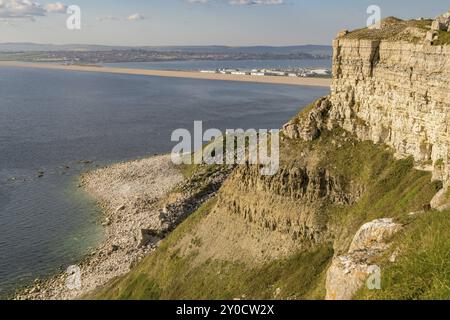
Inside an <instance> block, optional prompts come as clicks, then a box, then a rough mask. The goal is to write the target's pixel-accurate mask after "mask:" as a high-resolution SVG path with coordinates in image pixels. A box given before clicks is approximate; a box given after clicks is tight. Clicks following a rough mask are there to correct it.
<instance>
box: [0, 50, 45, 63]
mask: <svg viewBox="0 0 450 320" xmlns="http://www.w3.org/2000/svg"><path fill="white" fill-rule="evenodd" d="M45 57H46V55H45V54H43V53H40V52H0V61H35V60H38V59H41V58H45Z"/></svg>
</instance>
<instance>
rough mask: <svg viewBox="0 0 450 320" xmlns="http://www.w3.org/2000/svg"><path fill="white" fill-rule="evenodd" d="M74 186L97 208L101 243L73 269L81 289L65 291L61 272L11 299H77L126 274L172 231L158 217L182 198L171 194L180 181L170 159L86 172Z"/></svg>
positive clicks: (153, 158) (177, 171)
mask: <svg viewBox="0 0 450 320" xmlns="http://www.w3.org/2000/svg"><path fill="white" fill-rule="evenodd" d="M80 180H81V185H82V186H83V187H84V189H85V190H86V192H88V193H89V194H91V195H92V196H93V197H94V198H95V199H96V200H97V201H98V203H99V204H100V206H101V208H102V212H103V214H102V221H103V222H102V226H103V227H104V239H103V241H102V242H101V243H100V244H99V246H98V247H97V248H96V249H95V251H93V252H92V253H90V254H89V255H88V256H86V257H85V258H84V259H83V260H82V261H80V263H79V264H78V265H77V267H79V269H80V273H81V287H79V288H76V289H68V287H67V285H66V281H67V279H68V274H67V273H65V272H64V273H60V274H56V275H54V276H50V277H49V278H48V279H45V280H42V281H41V280H37V281H35V283H34V285H32V286H31V287H28V288H25V289H23V290H21V291H19V292H18V293H17V294H15V296H14V297H13V299H16V300H70V299H79V298H81V297H83V296H84V295H86V294H88V293H89V292H92V291H93V290H95V289H96V288H98V287H101V286H103V285H105V284H106V283H107V282H109V281H110V280H112V279H114V278H116V277H119V276H121V275H124V274H126V273H127V272H128V271H130V269H131V268H132V267H133V266H134V265H135V264H136V263H138V262H139V261H140V260H142V258H144V257H145V256H146V255H147V254H149V253H150V252H152V251H153V250H155V248H156V247H157V246H158V242H159V241H160V240H161V239H162V238H163V237H164V236H163V235H164V234H165V233H166V232H167V231H168V230H169V229H170V228H173V227H174V226H173V225H171V224H170V223H168V222H167V221H165V220H164V219H162V218H161V217H162V215H161V213H162V212H163V211H164V210H165V209H164V208H165V207H166V203H174V202H175V203H176V202H177V201H179V200H180V199H181V198H182V197H183V195H181V194H175V193H172V191H173V190H174V189H175V188H176V187H177V186H178V185H180V184H181V183H182V182H183V181H184V180H185V179H184V177H183V175H182V173H181V171H180V170H179V169H178V168H176V167H175V165H173V164H172V162H171V159H170V155H162V156H154V157H151V158H146V159H141V160H135V161H130V162H123V163H118V164H114V165H110V166H107V167H104V168H100V169H96V170H94V171H90V172H87V173H85V174H83V175H82V176H81V178H80ZM161 208H163V209H161Z"/></svg>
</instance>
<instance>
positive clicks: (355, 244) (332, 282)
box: [326, 219, 401, 300]
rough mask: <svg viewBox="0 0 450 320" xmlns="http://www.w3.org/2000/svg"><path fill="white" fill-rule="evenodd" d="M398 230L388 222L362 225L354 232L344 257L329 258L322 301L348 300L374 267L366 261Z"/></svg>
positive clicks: (377, 254)
mask: <svg viewBox="0 0 450 320" xmlns="http://www.w3.org/2000/svg"><path fill="white" fill-rule="evenodd" d="M400 229H401V225H399V224H397V223H394V221H393V220H392V219H379V220H375V221H372V222H369V223H366V224H364V225H363V226H362V227H361V228H360V229H359V230H358V232H357V233H356V235H355V236H354V238H353V241H352V243H351V245H350V249H349V251H348V253H347V254H345V255H342V256H337V257H335V258H334V259H333V262H332V264H331V266H330V268H329V269H328V271H327V280H326V291H327V293H326V299H327V300H349V299H352V297H353V295H354V294H355V293H356V292H357V291H358V290H359V289H360V288H361V286H362V285H363V284H364V282H365V281H366V280H367V278H368V277H369V276H370V275H371V274H373V272H374V271H376V270H379V269H378V267H377V266H375V265H372V264H371V263H370V259H373V258H376V257H379V256H380V255H381V254H382V253H383V252H384V251H385V250H386V249H388V248H389V241H390V240H391V239H392V237H393V236H394V235H395V234H396V233H397V232H398V231H399V230H400Z"/></svg>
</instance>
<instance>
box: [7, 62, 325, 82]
mask: <svg viewBox="0 0 450 320" xmlns="http://www.w3.org/2000/svg"><path fill="white" fill-rule="evenodd" d="M0 67H19V68H35V69H52V70H65V71H78V72H99V73H112V74H127V75H143V76H154V77H170V78H187V79H198V80H220V81H237V82H251V83H261V84H264V83H265V84H283V85H295V86H312V87H328V88H329V87H330V86H331V79H327V78H300V77H296V78H294V77H276V76H260V77H258V76H249V75H232V74H218V73H202V72H195V71H165V70H147V69H128V68H112V67H101V66H66V65H59V64H50V63H33V62H18V61H0Z"/></svg>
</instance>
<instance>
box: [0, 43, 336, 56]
mask: <svg viewBox="0 0 450 320" xmlns="http://www.w3.org/2000/svg"><path fill="white" fill-rule="evenodd" d="M130 49H141V50H142V49H143V50H151V51H162V52H164V51H183V52H193V53H197V52H210V53H237V52H242V53H253V54H262V53H270V54H295V53H308V54H315V55H329V56H331V54H332V52H333V49H332V47H331V46H322V45H299V46H283V47H273V46H250V47H228V46H142V47H129V46H102V45H85V44H67V45H53V44H37V43H0V51H3V52H18V51H109V50H130Z"/></svg>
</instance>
